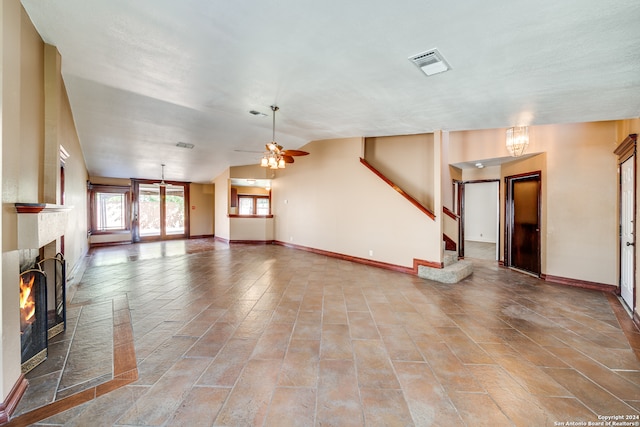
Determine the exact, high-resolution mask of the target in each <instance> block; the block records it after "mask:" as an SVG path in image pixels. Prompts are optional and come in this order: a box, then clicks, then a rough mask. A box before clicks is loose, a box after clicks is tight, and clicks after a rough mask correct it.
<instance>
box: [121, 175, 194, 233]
mask: <svg viewBox="0 0 640 427" xmlns="http://www.w3.org/2000/svg"><path fill="white" fill-rule="evenodd" d="M135 187H136V191H135V200H134V221H133V222H134V224H133V228H134V233H133V235H134V241H145V240H165V239H175V238H185V237H188V227H187V224H188V213H189V211H188V209H187V207H188V191H187V189H188V187H187V184H181V183H180V184H163V185H159V184H158V183H154V182H141V181H139V182H136V183H135Z"/></svg>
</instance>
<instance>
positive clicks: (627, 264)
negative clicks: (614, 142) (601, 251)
mask: <svg viewBox="0 0 640 427" xmlns="http://www.w3.org/2000/svg"><path fill="white" fill-rule="evenodd" d="M634 163H635V156H631V157H630V158H629V159H627V160H626V161H625V162H623V163H622V164H621V165H620V294H621V297H622V299H623V301H624V302H625V304H626V305H627V306H628V307H629V308H630V309H631V311H632V312H633V309H634V308H635V307H634V306H633V291H634V281H635V277H634V270H635V268H634V260H635V236H634V219H635V218H634V214H635V212H634V210H635V183H634V177H635V173H634Z"/></svg>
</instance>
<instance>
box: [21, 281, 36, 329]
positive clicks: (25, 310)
mask: <svg viewBox="0 0 640 427" xmlns="http://www.w3.org/2000/svg"><path fill="white" fill-rule="evenodd" d="M30 276H31V279H30V280H29V283H25V281H24V279H23V277H22V276H20V325H21V326H22V328H21V329H22V330H24V329H25V327H26V326H28V325H30V324H31V323H33V321H34V320H35V314H36V302H35V299H34V297H33V295H32V294H31V290H32V289H33V282H34V281H35V279H36V276H35V275H33V274H30Z"/></svg>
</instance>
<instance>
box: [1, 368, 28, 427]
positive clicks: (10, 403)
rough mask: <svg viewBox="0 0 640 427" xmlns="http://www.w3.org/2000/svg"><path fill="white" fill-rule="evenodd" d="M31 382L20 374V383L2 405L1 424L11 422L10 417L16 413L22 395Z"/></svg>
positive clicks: (14, 386)
mask: <svg viewBox="0 0 640 427" xmlns="http://www.w3.org/2000/svg"><path fill="white" fill-rule="evenodd" d="M28 385H29V382H28V381H27V379H26V378H25V376H24V374H20V377H18V381H16V383H15V384H14V385H13V387H12V388H11V391H10V392H9V394H8V395H7V398H6V399H5V401H4V402H2V403H0V424H4V423H6V422H7V421H9V417H11V414H13V411H15V409H16V406H18V403H19V402H20V399H22V395H23V394H24V392H25V391H26V390H27V386H28Z"/></svg>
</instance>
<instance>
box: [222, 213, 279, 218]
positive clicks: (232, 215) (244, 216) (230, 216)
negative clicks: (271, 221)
mask: <svg viewBox="0 0 640 427" xmlns="http://www.w3.org/2000/svg"><path fill="white" fill-rule="evenodd" d="M227 217H228V218H273V215H239V214H228V215H227Z"/></svg>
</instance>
